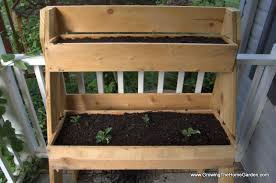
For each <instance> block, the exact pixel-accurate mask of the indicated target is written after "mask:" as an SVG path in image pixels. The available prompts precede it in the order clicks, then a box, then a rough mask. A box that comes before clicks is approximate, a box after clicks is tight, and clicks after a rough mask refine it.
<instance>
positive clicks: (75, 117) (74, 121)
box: [70, 115, 80, 123]
mask: <svg viewBox="0 0 276 183" xmlns="http://www.w3.org/2000/svg"><path fill="white" fill-rule="evenodd" d="M79 120H80V116H79V115H77V116H70V122H71V123H78V122H79Z"/></svg>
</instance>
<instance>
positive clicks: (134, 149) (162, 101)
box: [40, 6, 239, 182]
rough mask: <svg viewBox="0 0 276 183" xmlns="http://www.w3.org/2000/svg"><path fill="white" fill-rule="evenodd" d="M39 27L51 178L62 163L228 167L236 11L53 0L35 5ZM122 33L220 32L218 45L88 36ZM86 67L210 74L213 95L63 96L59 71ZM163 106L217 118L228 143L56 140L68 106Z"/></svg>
mask: <svg viewBox="0 0 276 183" xmlns="http://www.w3.org/2000/svg"><path fill="white" fill-rule="evenodd" d="M40 28H41V30H40V35H41V43H42V47H43V51H44V55H45V58H46V90H47V125H48V127H47V129H48V140H49V141H48V142H49V145H48V153H49V164H50V170H51V171H50V172H51V182H56V181H58V178H57V177H58V172H57V171H56V170H63V169H67V170H96V169H99V170H113V169H122V170H124V169H209V168H219V169H221V171H224V170H225V168H231V167H233V163H234V157H235V123H236V114H235V113H236V67H235V65H236V64H235V57H236V53H237V48H238V43H239V14H238V11H236V10H234V9H230V8H200V7H199V8H198V7H156V6H57V7H46V8H44V9H43V10H41V27H40ZM100 33H101V34H100ZM103 33H104V34H103ZM114 33H117V34H114ZM122 36H123V37H124V36H130V37H141V36H143V37H155V38H156V37H163V38H164V37H166V36H167V37H177V36H178V37H179V36H190V37H191V36H192V37H202V36H204V37H211V38H214V37H215V38H219V39H221V40H223V41H224V43H223V44H222V43H219V44H217V43H200V42H198V43H185V42H184V43H179V42H169V43H168V42H166V43H163V42H162V41H161V42H154V41H153V42H131V43H128V42H126V41H124V42H122V41H121V42H120V41H119V42H93V40H92V39H96V38H102V37H113V38H114V37H115V38H116V37H122ZM84 39H88V41H87V40H86V41H83V40H84ZM90 39H91V40H90ZM195 39H196V38H195ZM64 40H65V41H64ZM66 40H69V41H67V42H66ZM70 40H71V41H70ZM92 71H93V72H94V71H97V72H98V71H181V72H183V71H184V72H216V73H217V77H216V81H215V86H214V89H213V93H177V94H176V93H158V94H157V93H150V94H149V93H147V94H146V93H145V94H143V93H142V94H141V93H139V94H71V95H69V94H66V92H65V90H64V84H63V77H62V72H92ZM162 110H169V111H178V112H186V113H187V112H192V113H212V114H214V115H215V116H216V118H217V119H218V120H219V121H220V122H221V125H222V127H223V128H224V130H225V132H226V133H227V136H228V138H229V139H230V142H231V143H230V145H206V146H61V145H59V146H57V145H54V142H55V140H56V138H57V136H58V134H59V132H60V129H61V128H62V125H63V121H64V116H65V115H66V113H67V112H74V113H84V112H90V113H95V112H96V113H104V114H108V113H123V112H137V111H162ZM80 135H81V134H80ZM220 180H223V179H220Z"/></svg>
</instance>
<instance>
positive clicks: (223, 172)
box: [218, 167, 235, 183]
mask: <svg viewBox="0 0 276 183" xmlns="http://www.w3.org/2000/svg"><path fill="white" fill-rule="evenodd" d="M218 173H219V174H220V176H221V177H219V178H218V183H234V182H235V181H234V176H229V175H228V174H234V173H235V172H234V167H230V168H219V172H218ZM227 175H228V176H227Z"/></svg>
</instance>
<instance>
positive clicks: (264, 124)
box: [237, 0, 276, 183]
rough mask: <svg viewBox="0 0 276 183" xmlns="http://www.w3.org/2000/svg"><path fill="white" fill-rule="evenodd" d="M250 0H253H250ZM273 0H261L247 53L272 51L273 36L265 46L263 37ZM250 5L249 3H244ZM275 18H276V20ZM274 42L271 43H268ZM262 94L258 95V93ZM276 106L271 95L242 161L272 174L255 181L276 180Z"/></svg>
mask: <svg viewBox="0 0 276 183" xmlns="http://www.w3.org/2000/svg"><path fill="white" fill-rule="evenodd" d="M248 2H249V1H248ZM272 3H275V2H273V1H272V0H259V1H258V6H257V9H256V13H255V17H254V21H253V24H252V28H251V32H250V36H249V39H248V43H247V46H246V49H245V51H244V52H245V53H269V52H270V50H271V47H272V42H271V37H270V36H271V35H266V36H269V37H268V38H266V40H269V41H265V42H264V45H263V44H262V43H261V40H262V39H263V38H262V36H264V35H265V34H267V29H272V27H271V26H269V27H265V24H266V22H267V19H268V18H269V16H275V15H269V12H270V9H271V5H272ZM244 6H246V4H245V5H244ZM274 21H275V20H274ZM268 44H270V45H268ZM250 68H251V67H250V66H249V67H246V68H243V72H242V74H241V76H240V78H239V83H240V85H239V93H238V99H237V101H238V112H237V117H238V120H237V127H238V128H239V127H240V126H241V120H240V117H241V109H243V107H244V99H245V98H246V96H247V95H248V94H249V88H250V85H251V83H252V80H251V79H250V78H249V77H248V75H249V72H250ZM257 97H258V96H257ZM275 119H276V107H275V105H273V104H272V103H271V101H270V99H269V98H267V100H266V103H265V106H264V109H263V111H262V113H261V116H260V119H259V121H258V123H257V126H256V129H255V131H254V133H253V135H252V137H251V140H250V144H249V146H248V148H247V150H246V152H245V154H244V157H243V159H242V161H241V162H242V164H243V166H244V168H245V170H246V172H248V173H268V174H269V176H268V177H262V178H255V177H254V178H253V177H251V178H249V179H250V182H252V183H260V182H264V183H273V182H275V180H276V156H275V154H276V141H275V140H274V139H276V123H275V122H276V121H275ZM242 123H245V124H243V125H242V127H243V128H242V129H239V130H237V131H238V134H237V136H238V137H239V134H241V133H245V132H246V131H247V130H248V129H249V127H250V125H251V124H250V123H251V121H242Z"/></svg>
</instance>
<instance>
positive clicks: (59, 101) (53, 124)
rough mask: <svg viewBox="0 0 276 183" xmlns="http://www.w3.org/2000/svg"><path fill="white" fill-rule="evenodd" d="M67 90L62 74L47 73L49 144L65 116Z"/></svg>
mask: <svg viewBox="0 0 276 183" xmlns="http://www.w3.org/2000/svg"><path fill="white" fill-rule="evenodd" d="M64 99H65V90H64V84H63V78H62V73H50V72H46V115H47V136H48V142H50V140H51V139H52V136H53V134H54V133H55V131H56V130H57V128H58V126H59V123H60V119H61V117H63V116H64V102H65V100H64Z"/></svg>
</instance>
